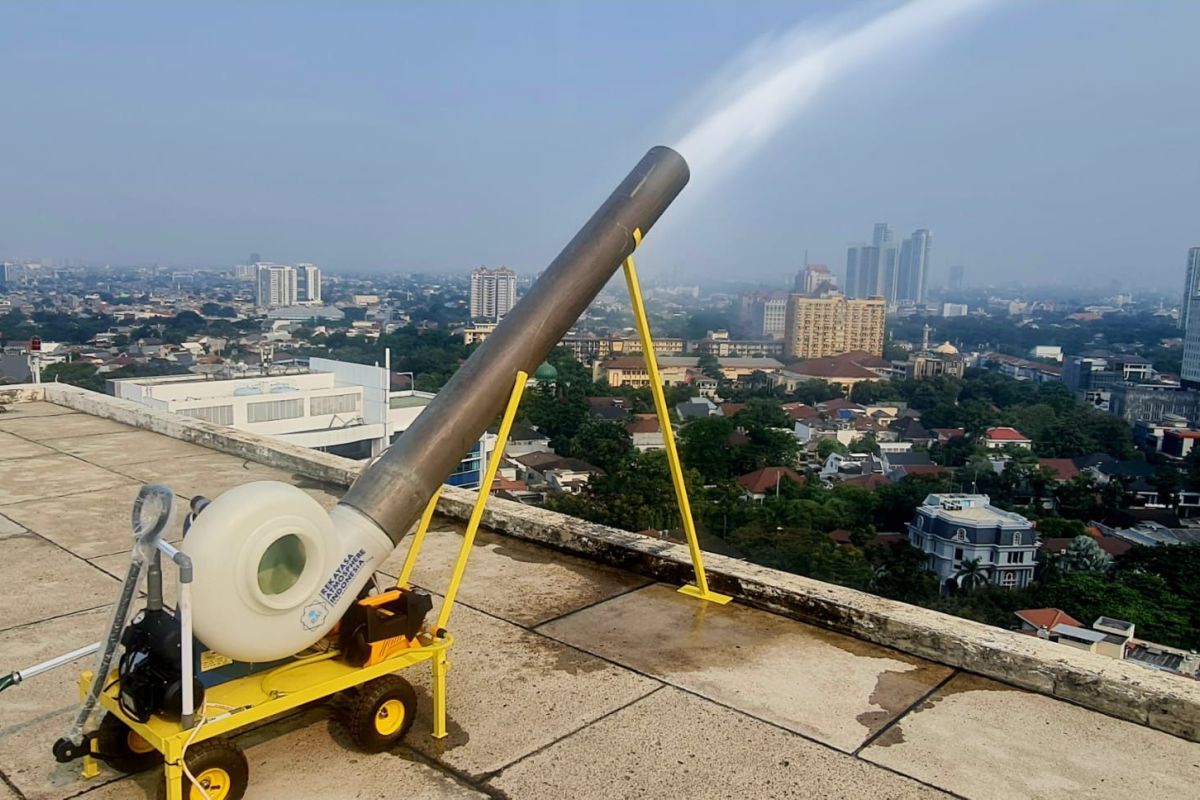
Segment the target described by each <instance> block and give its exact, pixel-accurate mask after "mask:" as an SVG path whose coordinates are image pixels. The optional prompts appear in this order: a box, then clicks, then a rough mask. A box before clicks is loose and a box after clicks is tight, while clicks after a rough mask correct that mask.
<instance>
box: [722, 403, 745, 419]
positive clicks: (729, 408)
mask: <svg viewBox="0 0 1200 800" xmlns="http://www.w3.org/2000/svg"><path fill="white" fill-rule="evenodd" d="M749 407H750V406H749V404H747V403H722V404H721V406H720V408H721V413H722V414H724V415H725V416H727V417H732V416H733V415H734V414H736V413H738V412H739V411H745V410H746V409H747V408H749Z"/></svg>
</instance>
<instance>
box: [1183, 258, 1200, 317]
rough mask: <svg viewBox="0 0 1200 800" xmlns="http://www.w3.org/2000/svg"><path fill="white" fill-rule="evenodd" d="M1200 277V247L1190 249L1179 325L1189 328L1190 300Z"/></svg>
mask: <svg viewBox="0 0 1200 800" xmlns="http://www.w3.org/2000/svg"><path fill="white" fill-rule="evenodd" d="M1198 279H1200V247H1192V248H1189V249H1188V259H1187V272H1186V273H1185V274H1184V279H1183V302H1182V303H1181V304H1180V306H1179V327H1180V328H1182V329H1183V330H1184V331H1186V330H1187V326H1188V318H1189V316H1190V314H1189V312H1190V310H1191V304H1190V303H1189V302H1188V300H1189V299H1190V298H1191V297H1192V295H1193V294H1194V293H1195V292H1196V281H1197V280H1198Z"/></svg>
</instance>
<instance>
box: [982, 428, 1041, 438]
mask: <svg viewBox="0 0 1200 800" xmlns="http://www.w3.org/2000/svg"><path fill="white" fill-rule="evenodd" d="M983 437H984V438H985V439H990V440H991V441H993V442H1028V441H1030V439H1029V437H1028V436H1026V435H1025V434H1023V433H1021V432H1020V431H1019V430H1017V429H1016V428H1010V427H1008V426H1006V425H1002V426H1000V427H997V428H988V429H987V431H986V432H984V434H983Z"/></svg>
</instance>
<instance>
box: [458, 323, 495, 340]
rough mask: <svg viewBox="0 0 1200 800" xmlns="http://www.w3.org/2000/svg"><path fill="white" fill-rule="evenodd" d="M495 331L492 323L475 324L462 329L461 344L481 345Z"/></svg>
mask: <svg viewBox="0 0 1200 800" xmlns="http://www.w3.org/2000/svg"><path fill="white" fill-rule="evenodd" d="M494 330H496V323H494V322H477V323H475V324H473V325H468V326H467V327H465V328H463V344H467V345H471V344H481V343H483V342H484V341H486V340H487V337H489V336H491V335H492V331H494Z"/></svg>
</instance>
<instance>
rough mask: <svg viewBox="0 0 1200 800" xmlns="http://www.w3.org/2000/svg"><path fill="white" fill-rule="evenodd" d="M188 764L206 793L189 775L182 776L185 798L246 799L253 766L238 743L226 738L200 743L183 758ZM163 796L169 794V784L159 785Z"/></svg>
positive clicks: (194, 799)
mask: <svg viewBox="0 0 1200 800" xmlns="http://www.w3.org/2000/svg"><path fill="white" fill-rule="evenodd" d="M183 760H184V763H185V764H187V768H188V769H189V770H191V773H192V775H193V776H195V778H196V783H199V784H200V786H201V788H203V790H204V791H203V793H202V792H201V791H200V790H199V789H197V788H196V786H195V785H194V784H193V783H192V782H191V781H190V780H188V777H187V775H183V776H182V777H181V778H180V781H181V782H182V789H183V792H182V794H183V797H184V798H185V800H204V795H205V794H207V795H208V800H242V797H243V795H245V794H246V786H247V784H248V783H249V782H250V765H249V764H247V763H246V755H245V754H244V753H243V752H242V748H240V747H238V746H237V743H235V742H234V741H232V740H230V739H225V738H223V737H220V736H218V737H215V738H213V739H207V740H205V741H203V742H197V743H196V744H194V745H192V746H191V747H189V748H188V749H187V753H186V754H185V755H184V757H183ZM159 786H160V788H159V797H160V798H165V797H166V796H167V785H166V782H163V783H162V784H160V785H159Z"/></svg>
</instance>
